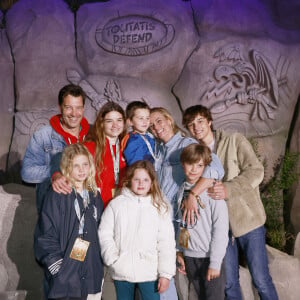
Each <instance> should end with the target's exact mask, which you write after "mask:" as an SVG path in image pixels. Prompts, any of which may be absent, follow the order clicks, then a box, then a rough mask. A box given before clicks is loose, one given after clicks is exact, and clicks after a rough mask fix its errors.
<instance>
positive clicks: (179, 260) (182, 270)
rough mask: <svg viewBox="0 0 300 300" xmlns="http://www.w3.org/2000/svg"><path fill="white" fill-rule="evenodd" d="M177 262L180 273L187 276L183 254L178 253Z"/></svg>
mask: <svg viewBox="0 0 300 300" xmlns="http://www.w3.org/2000/svg"><path fill="white" fill-rule="evenodd" d="M176 260H177V263H178V265H179V266H178V267H177V270H178V272H179V273H181V274H184V275H186V271H185V262H184V258H183V254H182V253H181V252H177V253H176Z"/></svg>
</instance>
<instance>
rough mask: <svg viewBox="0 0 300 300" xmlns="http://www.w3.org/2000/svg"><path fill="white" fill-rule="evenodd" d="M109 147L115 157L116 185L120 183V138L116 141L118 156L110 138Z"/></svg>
mask: <svg viewBox="0 0 300 300" xmlns="http://www.w3.org/2000/svg"><path fill="white" fill-rule="evenodd" d="M109 149H110V153H111V156H112V159H113V165H114V177H115V186H117V185H118V184H119V171H120V150H119V139H118V140H117V142H116V156H115V154H114V150H113V145H112V143H111V141H110V140H109Z"/></svg>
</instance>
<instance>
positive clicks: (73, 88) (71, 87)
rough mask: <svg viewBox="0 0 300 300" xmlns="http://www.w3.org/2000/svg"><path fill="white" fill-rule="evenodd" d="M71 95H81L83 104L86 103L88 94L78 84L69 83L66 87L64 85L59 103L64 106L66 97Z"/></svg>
mask: <svg viewBox="0 0 300 300" xmlns="http://www.w3.org/2000/svg"><path fill="white" fill-rule="evenodd" d="M69 95H71V96H73V97H81V98H82V104H83V105H84V104H85V98H86V94H85V92H84V91H83V89H82V88H81V87H80V86H79V85H76V84H67V85H65V86H64V87H62V88H61V89H60V91H59V93H58V105H59V106H62V105H63V102H64V99H65V98H66V97H67V96H69Z"/></svg>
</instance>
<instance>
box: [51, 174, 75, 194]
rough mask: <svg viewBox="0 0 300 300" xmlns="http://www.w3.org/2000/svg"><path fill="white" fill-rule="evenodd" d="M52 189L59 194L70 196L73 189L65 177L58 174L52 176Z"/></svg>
mask: <svg viewBox="0 0 300 300" xmlns="http://www.w3.org/2000/svg"><path fill="white" fill-rule="evenodd" d="M52 188H53V190H54V191H55V192H57V193H59V194H65V195H67V194H70V193H71V192H72V187H71V185H70V183H69V182H68V180H67V179H66V177H65V176H63V175H62V174H61V173H59V172H57V173H55V174H54V175H53V176H52Z"/></svg>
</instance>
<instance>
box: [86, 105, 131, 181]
mask: <svg viewBox="0 0 300 300" xmlns="http://www.w3.org/2000/svg"><path fill="white" fill-rule="evenodd" d="M112 111H116V112H118V113H120V114H121V115H122V118H123V121H124V125H125V113H124V110H123V108H122V107H121V106H120V105H119V104H118V103H115V102H112V101H110V102H107V103H105V104H104V105H103V106H102V107H101V109H100V110H99V112H98V115H97V118H96V121H95V123H94V126H93V128H92V130H91V132H90V134H89V136H88V137H87V140H91V141H94V142H95V165H96V174H97V178H98V179H99V180H100V173H101V172H102V169H103V155H104V153H105V150H106V149H105V148H106V142H105V132H104V118H105V116H106V115H107V114H108V113H109V112H112ZM125 133H126V129H125V126H124V130H123V132H122V133H121V134H120V135H119V140H120V141H121V140H122V138H123V137H124V135H125Z"/></svg>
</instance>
